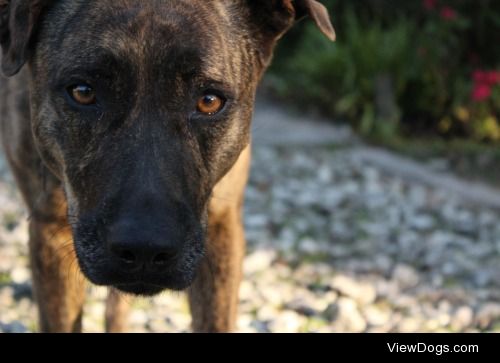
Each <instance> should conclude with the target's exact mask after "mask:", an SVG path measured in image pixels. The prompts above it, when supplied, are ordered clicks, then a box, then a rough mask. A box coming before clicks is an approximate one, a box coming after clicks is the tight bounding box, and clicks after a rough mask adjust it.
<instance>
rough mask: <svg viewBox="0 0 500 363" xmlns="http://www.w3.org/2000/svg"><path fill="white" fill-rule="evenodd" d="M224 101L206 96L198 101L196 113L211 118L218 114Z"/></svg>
mask: <svg viewBox="0 0 500 363" xmlns="http://www.w3.org/2000/svg"><path fill="white" fill-rule="evenodd" d="M224 103H225V100H224V99H223V98H222V97H219V96H216V95H213V94H208V95H205V96H203V97H201V98H200V99H199V100H198V104H197V106H196V107H197V111H198V112H200V113H202V114H204V115H207V116H212V115H215V114H216V113H218V112H219V111H220V110H222V108H223V107H224Z"/></svg>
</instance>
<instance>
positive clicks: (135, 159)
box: [0, 0, 334, 294]
mask: <svg viewBox="0 0 500 363" xmlns="http://www.w3.org/2000/svg"><path fill="white" fill-rule="evenodd" d="M307 15H309V16H310V17H312V19H313V20H314V21H315V22H316V24H317V25H318V27H319V28H320V29H321V30H322V31H323V32H324V33H325V34H326V35H327V36H328V37H330V38H332V39H333V37H334V33H333V28H332V26H331V24H330V21H329V18H328V14H327V12H326V10H325V8H324V7H323V6H322V5H321V4H319V3H318V2H317V1H314V0H209V1H207V0H191V1H188V0H151V1H143V0H66V1H65V0H0V42H1V45H2V48H3V60H2V70H3V72H4V74H5V75H8V76H11V75H14V74H16V73H17V72H18V71H19V70H20V68H21V67H22V66H23V65H24V64H25V63H28V64H29V71H30V74H31V79H32V84H31V103H32V106H31V113H32V126H33V134H34V138H35V142H36V145H37V148H38V150H39V153H40V155H41V156H42V158H43V160H44V162H45V163H46V165H47V166H48V167H49V168H50V170H51V171H52V172H53V173H54V174H55V175H56V176H57V177H58V178H59V179H60V180H61V182H62V184H63V186H64V190H65V193H66V196H67V200H68V215H69V220H70V222H71V224H72V227H73V234H74V243H75V249H76V252H77V256H78V260H79V263H80V266H81V269H82V271H83V272H84V274H85V275H86V276H87V277H88V278H89V279H90V280H91V281H92V282H94V283H96V284H101V285H113V286H115V287H117V288H118V289H121V290H123V291H126V292H132V293H137V294H154V293H157V292H159V291H161V290H163V289H166V288H169V289H184V288H186V287H187V286H189V285H190V283H191V282H192V280H193V278H194V275H195V271H196V269H197V265H198V263H199V262H200V259H201V257H202V256H203V251H204V237H205V228H204V226H205V225H206V219H207V204H208V202H209V199H210V197H211V192H212V189H213V187H214V186H215V185H216V183H217V182H218V181H219V180H220V179H221V178H222V177H223V176H224V175H225V174H226V173H227V172H228V171H229V170H230V169H231V167H232V166H233V164H234V163H235V162H236V160H237V159H238V157H239V155H240V153H241V152H242V150H243V149H245V148H246V147H247V145H248V143H249V133H250V120H251V114H252V109H253V102H254V95H255V91H256V87H257V83H258V81H259V79H260V77H261V75H262V73H263V71H264V70H265V68H266V67H267V65H268V63H269V61H270V59H271V56H272V51H273V48H274V46H275V43H276V41H277V40H278V39H279V38H280V37H281V36H282V35H283V34H284V33H285V32H286V31H287V30H288V29H289V28H290V27H291V26H292V25H293V23H294V22H295V21H296V20H298V19H300V18H302V17H305V16H307Z"/></svg>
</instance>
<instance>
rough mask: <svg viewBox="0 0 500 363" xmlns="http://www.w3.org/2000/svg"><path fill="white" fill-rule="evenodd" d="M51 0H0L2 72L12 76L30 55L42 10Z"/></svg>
mask: <svg viewBox="0 0 500 363" xmlns="http://www.w3.org/2000/svg"><path fill="white" fill-rule="evenodd" d="M51 2H52V0H0V44H1V46H2V72H3V74H4V75H5V76H13V75H15V74H16V73H17V72H19V70H20V69H21V67H22V66H23V65H24V64H25V63H26V61H27V60H28V58H29V56H30V51H31V49H30V46H31V41H32V40H33V37H34V35H35V32H36V30H37V27H38V23H39V18H40V15H41V14H42V11H43V10H44V9H45V7H46V6H48V5H49V3H51Z"/></svg>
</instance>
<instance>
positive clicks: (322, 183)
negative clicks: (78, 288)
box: [0, 103, 500, 332]
mask: <svg viewBox="0 0 500 363" xmlns="http://www.w3.org/2000/svg"><path fill="white" fill-rule="evenodd" d="M254 128H255V132H254V143H255V148H254V163H253V171H252V176H251V182H250V185H249V187H248V191H247V203H246V207H245V209H246V211H245V212H246V214H245V215H246V218H245V224H246V228H247V239H248V242H249V251H248V256H247V259H246V261H245V281H244V283H243V285H242V289H241V309H240V310H241V312H240V319H239V330H240V331H242V332H414V331H419V332H435V331H453V332H458V331H500V224H499V223H498V221H499V220H500V197H499V195H500V193H498V194H497V192H496V191H495V190H492V189H491V188H488V187H486V186H483V185H478V184H471V183H468V182H466V181H463V180H460V179H457V178H456V177H454V176H452V175H451V174H450V173H447V172H444V173H443V172H439V173H438V172H436V171H434V170H433V169H432V168H430V167H428V166H426V165H422V164H419V163H415V162H412V161H409V160H406V159H404V158H401V157H399V156H397V155H393V154H390V153H387V152H385V151H382V150H378V149H375V148H371V147H368V146H366V145H363V144H362V143H361V142H360V141H359V140H357V138H356V137H355V136H353V135H352V133H351V132H350V130H349V129H348V128H337V127H332V126H329V125H327V124H325V123H318V122H315V121H314V120H308V119H307V118H306V117H297V116H295V115H293V114H290V113H288V112H285V111H283V110H282V109H279V108H276V107H275V106H273V105H268V104H262V103H261V104H260V105H259V107H258V111H257V113H256V122H255V127H254ZM1 169H2V167H1V161H0V206H1V207H0V226H1V227H0V331H15V332H25V331H33V330H34V329H35V325H36V324H35V309H34V305H33V302H32V300H31V294H30V282H29V272H28V269H27V267H26V266H27V257H26V243H25V241H26V239H27V232H26V217H25V213H24V211H23V209H22V208H21V207H20V203H19V199H18V197H17V194H16V193H15V191H14V189H13V187H12V184H11V182H10V181H9V180H8V178H7V177H6V174H5V173H3V174H2V173H1ZM2 175H3V177H2ZM89 293H90V298H89V304H88V305H87V307H86V317H85V321H84V327H85V330H86V331H102V318H103V309H104V307H103V304H102V300H103V298H104V296H105V290H104V289H101V288H95V287H93V288H91V287H89ZM130 304H131V305H132V306H133V307H134V309H133V313H132V316H131V329H132V330H133V331H137V332H142V331H188V330H189V315H188V309H187V305H186V303H185V299H184V297H183V296H182V295H179V294H173V293H164V294H162V295H161V296H159V297H157V298H154V299H130Z"/></svg>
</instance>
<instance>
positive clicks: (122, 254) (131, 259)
mask: <svg viewBox="0 0 500 363" xmlns="http://www.w3.org/2000/svg"><path fill="white" fill-rule="evenodd" d="M118 258H119V259H120V260H122V261H123V262H125V263H127V264H133V263H135V262H136V257H135V255H134V253H133V252H132V251H129V250H121V251H119V252H118Z"/></svg>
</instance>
